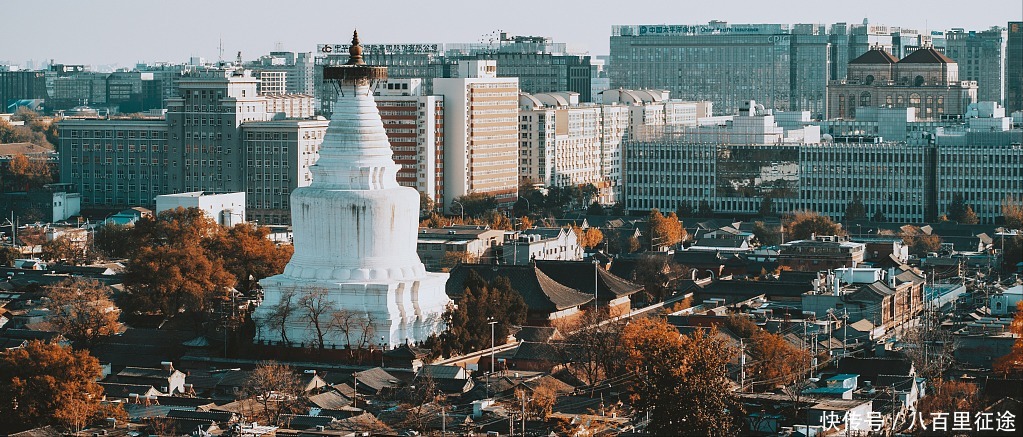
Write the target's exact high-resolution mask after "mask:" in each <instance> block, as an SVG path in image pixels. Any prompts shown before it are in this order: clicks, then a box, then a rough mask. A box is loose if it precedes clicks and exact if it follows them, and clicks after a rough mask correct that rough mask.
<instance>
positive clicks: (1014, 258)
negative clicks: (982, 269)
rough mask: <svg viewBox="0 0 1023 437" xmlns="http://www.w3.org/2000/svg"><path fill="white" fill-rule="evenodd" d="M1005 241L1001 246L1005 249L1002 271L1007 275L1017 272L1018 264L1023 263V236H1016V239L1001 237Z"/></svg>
mask: <svg viewBox="0 0 1023 437" xmlns="http://www.w3.org/2000/svg"><path fill="white" fill-rule="evenodd" d="M1001 238H1004V239H1005V241H1004V242H1003V244H999V246H1003V245H1004V247H1005V250H1004V252H1002V270H1003V271H1005V272H1006V273H1011V272H1015V271H1016V263H1019V262H1023V234H1016V236H1015V237H1006V236H1004V235H1003V236H1001Z"/></svg>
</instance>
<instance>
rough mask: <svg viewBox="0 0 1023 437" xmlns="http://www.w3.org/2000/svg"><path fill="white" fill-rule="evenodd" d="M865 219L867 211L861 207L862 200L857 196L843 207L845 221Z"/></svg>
mask: <svg viewBox="0 0 1023 437" xmlns="http://www.w3.org/2000/svg"><path fill="white" fill-rule="evenodd" d="M865 218H867V209H866V208H864V207H863V199H862V198H861V197H860V195H859V194H855V195H853V200H852V201H851V202H849V204H848V205H846V207H845V221H854V220H863V219H865Z"/></svg>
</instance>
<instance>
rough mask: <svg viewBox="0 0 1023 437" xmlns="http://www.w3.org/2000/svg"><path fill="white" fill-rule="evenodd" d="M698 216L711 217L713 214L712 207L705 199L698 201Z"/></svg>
mask: <svg viewBox="0 0 1023 437" xmlns="http://www.w3.org/2000/svg"><path fill="white" fill-rule="evenodd" d="M696 215H697V216H698V217H712V216H713V215H714V207H712V206H710V202H708V201H706V200H701V201H700V208H699V210H698V211H696Z"/></svg>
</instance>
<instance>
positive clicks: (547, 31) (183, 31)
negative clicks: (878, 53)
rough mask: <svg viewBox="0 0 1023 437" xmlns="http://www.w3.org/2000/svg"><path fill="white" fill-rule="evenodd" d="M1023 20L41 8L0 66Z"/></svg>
mask: <svg viewBox="0 0 1023 437" xmlns="http://www.w3.org/2000/svg"><path fill="white" fill-rule="evenodd" d="M1021 17H1023V0H966V1H964V0H930V1H925V0H912V1H908V0H907V1H900V0H842V1H834V0H795V1H767V0H716V1H715V0H690V1H686V0H616V1H599V0H598V1H593V0H591V1H582V0H565V1H562V0H546V1H542V0H541V1H537V0H518V1H479V0H477V1H466V0H419V1H404V0H402V1H395V0H391V1H388V0H384V1H380V0H377V1H372V0H371V1H361V2H353V1H349V0H319V1H301V0H292V1H267V0H248V1H220V0H172V1H151V0H91V1H82V0H47V1H46V6H45V7H42V6H40V4H39V3H37V2H30V1H16V0H9V1H4V2H0V29H2V30H3V35H4V41H3V43H0V62H2V61H10V62H13V63H15V64H21V63H24V62H25V61H26V60H29V59H33V60H35V61H36V65H39V64H40V63H41V62H42V61H44V60H47V59H54V60H55V62H57V63H65V64H92V65H102V64H121V65H122V66H130V65H134V63H135V62H137V61H147V62H153V61H171V62H180V61H187V59H188V58H189V57H190V56H202V57H205V58H207V59H210V60H216V59H217V58H218V45H219V44H220V40H221V38H222V39H223V46H224V57H225V58H226V59H234V58H235V56H236V54H237V52H238V51H241V52H242V56H243V58H244V59H246V60H250V59H255V58H257V57H258V56H259V55H262V54H266V53H267V52H269V51H271V50H275V49H276V47H277V44H278V43H280V47H281V48H282V49H284V50H289V51H315V50H316V44H318V43H330V44H333V43H343V42H346V41H347V40H348V39H349V38H350V37H351V33H352V28H355V27H357V28H358V29H359V34H360V36H361V37H362V40H363V42H364V43H402V42H407V43H414V42H423V43H426V42H431V43H442V42H474V41H479V40H480V39H481V38H482V36H483V35H485V34H489V33H493V32H495V31H498V30H501V31H505V32H508V33H509V34H512V35H543V36H550V37H553V38H554V40H555V41H558V42H567V43H569V45H570V47H571V48H574V49H579V50H583V51H588V52H590V53H591V54H594V55H600V54H607V52H608V40H609V36H610V34H611V25H613V24H702V23H706V22H708V21H710V20H722V21H727V22H730V23H824V24H830V23H835V22H847V23H859V22H862V21H863V19H864V18H867V19H869V20H870V22H871V23H878V24H887V25H893V26H901V27H909V28H914V29H917V30H921V31H923V30H925V29H926V30H944V29H947V28H951V27H962V28H966V29H973V30H981V29H987V28H988V27H990V26H993V25H1000V26H1005V25H1006V22H1007V21H1015V20H1020V19H1021Z"/></svg>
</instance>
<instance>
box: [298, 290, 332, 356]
mask: <svg viewBox="0 0 1023 437" xmlns="http://www.w3.org/2000/svg"><path fill="white" fill-rule="evenodd" d="M298 306H299V308H301V309H302V310H303V312H302V318H303V319H304V320H305V321H306V326H307V327H309V328H312V329H313V330H314V331H316V338H314V339H313V341H312V342H311V343H312V344H310V346H313V347H316V348H320V349H323V348H324V347H325V343H324V338H326V336H327V334H328V333H329V332H330V331H331V330H332V326H331V323H330V315H331V314H333V313H334V311H336V310H337V305H335V304H334V302H333V301H332V300H330V293H329V291H328V290H327V289H325V288H313V289H310V290H309V291H306V292H305V293H304V294H303V295H302V296H301V297H300V298H299V299H298Z"/></svg>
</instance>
